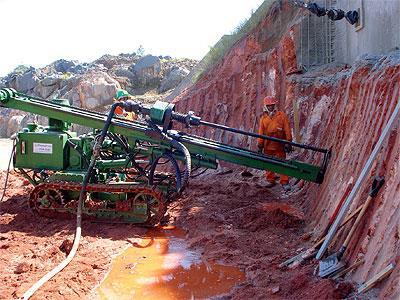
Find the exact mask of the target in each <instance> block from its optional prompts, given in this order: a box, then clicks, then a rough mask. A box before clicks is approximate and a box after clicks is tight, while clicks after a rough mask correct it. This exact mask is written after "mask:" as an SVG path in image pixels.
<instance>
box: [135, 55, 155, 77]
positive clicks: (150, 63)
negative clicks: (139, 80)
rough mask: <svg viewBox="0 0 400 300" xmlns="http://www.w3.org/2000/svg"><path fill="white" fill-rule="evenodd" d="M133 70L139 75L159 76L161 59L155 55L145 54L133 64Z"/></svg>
mask: <svg viewBox="0 0 400 300" xmlns="http://www.w3.org/2000/svg"><path fill="white" fill-rule="evenodd" d="M133 70H134V71H135V72H136V74H137V75H139V76H146V75H150V76H158V74H159V73H160V71H161V60H160V59H159V58H158V57H157V56H153V55H146V56H143V57H142V58H141V59H139V60H138V61H137V62H136V64H135V65H134V66H133Z"/></svg>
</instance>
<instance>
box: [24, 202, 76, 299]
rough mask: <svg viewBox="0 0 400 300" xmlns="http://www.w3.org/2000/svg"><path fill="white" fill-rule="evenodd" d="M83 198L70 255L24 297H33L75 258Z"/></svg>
mask: <svg viewBox="0 0 400 300" xmlns="http://www.w3.org/2000/svg"><path fill="white" fill-rule="evenodd" d="M81 200H82V199H79V202H78V209H77V215H76V232H75V238H74V244H73V245H72V249H71V251H70V252H69V254H68V256H67V257H66V258H65V259H64V260H63V261H62V262H61V263H60V264H59V265H58V266H57V267H55V268H54V269H53V270H51V271H50V272H49V273H47V274H46V275H44V276H43V277H42V278H40V280H39V281H37V282H36V283H35V284H34V285H33V286H32V287H31V288H30V289H29V290H27V291H26V292H25V294H24V295H23V296H22V299H24V300H25V299H29V298H30V297H32V295H33V294H34V293H35V292H36V291H37V290H38V289H39V288H40V287H41V286H42V285H43V284H45V283H46V282H47V281H49V280H50V279H51V278H52V277H53V276H54V275H56V274H57V273H58V272H61V271H62V269H64V268H65V267H66V266H67V265H68V264H69V263H70V262H71V261H72V259H73V258H74V256H75V254H76V251H77V250H78V247H79V241H80V239H81V232H82V228H81V223H82V201H81Z"/></svg>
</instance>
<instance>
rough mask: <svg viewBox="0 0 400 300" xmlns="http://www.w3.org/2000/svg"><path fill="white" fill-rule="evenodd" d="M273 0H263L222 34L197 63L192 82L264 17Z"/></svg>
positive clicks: (213, 64)
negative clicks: (227, 32) (248, 16)
mask: <svg viewBox="0 0 400 300" xmlns="http://www.w3.org/2000/svg"><path fill="white" fill-rule="evenodd" d="M274 1H275V0H265V1H264V2H263V3H262V4H261V5H260V7H259V8H258V9H257V10H256V11H255V12H253V13H252V14H251V16H250V18H248V19H245V20H243V21H242V22H240V23H239V25H238V26H237V27H236V28H235V29H234V30H233V31H232V33H231V34H229V35H224V36H223V37H222V38H221V39H220V40H219V41H218V42H217V43H216V44H215V45H214V46H213V47H210V51H209V52H208V53H207V54H206V55H205V56H204V58H203V60H202V61H201V62H200V63H199V67H198V68H197V70H196V71H197V72H196V74H194V76H193V77H192V78H193V79H192V80H193V82H197V81H198V80H199V79H200V78H201V77H202V76H203V75H204V74H205V73H206V72H207V71H208V70H210V69H211V68H212V67H213V66H215V65H216V64H217V63H218V62H219V61H220V60H221V59H222V58H223V57H224V55H225V54H226V53H228V51H229V50H230V49H231V48H232V46H233V45H234V44H235V43H236V42H238V41H239V40H241V39H242V38H243V37H244V36H246V35H247V34H248V33H250V32H251V31H252V30H253V29H254V28H255V27H256V26H257V25H258V24H259V23H260V21H261V20H262V19H263V18H264V17H265V15H266V13H267V11H268V10H269V8H270V7H271V4H272V3H273V2H274Z"/></svg>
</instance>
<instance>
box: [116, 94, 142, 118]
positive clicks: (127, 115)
mask: <svg viewBox="0 0 400 300" xmlns="http://www.w3.org/2000/svg"><path fill="white" fill-rule="evenodd" d="M131 98H132V96H131V95H130V94H129V93H128V92H127V91H125V90H118V91H117V94H116V95H115V99H114V100H115V101H117V102H124V101H126V100H129V99H131ZM115 114H116V115H117V116H118V117H123V118H125V119H127V120H130V121H134V120H136V119H137V116H136V114H135V113H134V112H125V111H124V110H123V109H122V108H121V107H119V106H118V107H117V108H116V109H115Z"/></svg>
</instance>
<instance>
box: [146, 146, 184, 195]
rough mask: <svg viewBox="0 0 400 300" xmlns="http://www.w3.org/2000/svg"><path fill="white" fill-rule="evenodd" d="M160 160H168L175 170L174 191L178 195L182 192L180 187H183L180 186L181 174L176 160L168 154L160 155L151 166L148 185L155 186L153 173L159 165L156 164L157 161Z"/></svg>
mask: <svg viewBox="0 0 400 300" xmlns="http://www.w3.org/2000/svg"><path fill="white" fill-rule="evenodd" d="M161 158H166V159H168V161H169V162H171V164H172V167H173V168H174V169H175V181H176V190H177V192H178V193H180V191H182V187H183V185H182V174H181V171H180V170H179V166H178V163H177V161H176V159H175V158H174V157H173V156H172V155H171V154H169V153H163V154H161V155H160V156H158V157H157V158H156V159H155V160H154V161H153V163H152V164H151V167H150V172H149V185H153V184H155V182H154V173H155V171H156V167H157V165H159V163H158V162H159V160H160V159H161Z"/></svg>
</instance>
